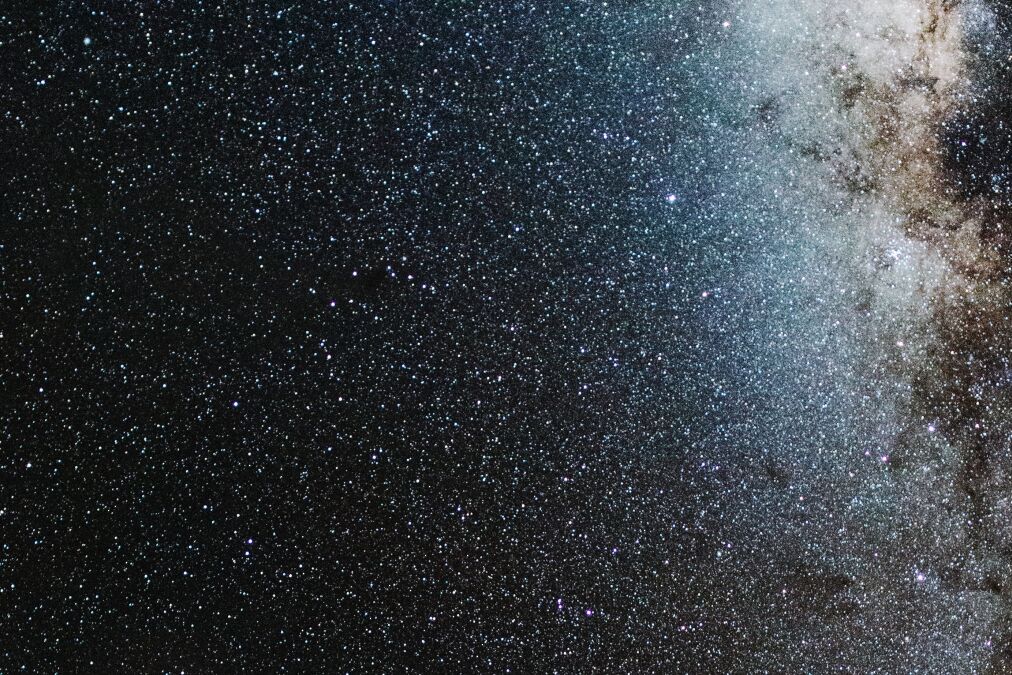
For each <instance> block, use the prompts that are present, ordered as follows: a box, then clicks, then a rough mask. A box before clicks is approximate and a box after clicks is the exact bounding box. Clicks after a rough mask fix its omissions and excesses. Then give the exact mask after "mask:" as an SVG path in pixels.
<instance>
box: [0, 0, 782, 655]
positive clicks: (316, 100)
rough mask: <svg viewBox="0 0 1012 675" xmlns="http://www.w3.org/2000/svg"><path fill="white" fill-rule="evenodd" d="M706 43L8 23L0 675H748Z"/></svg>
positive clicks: (215, 11) (612, 19) (696, 31)
mask: <svg viewBox="0 0 1012 675" xmlns="http://www.w3.org/2000/svg"><path fill="white" fill-rule="evenodd" d="M712 13H713V8H711V7H708V8H705V9H702V8H695V7H692V8H689V7H682V6H680V5H676V6H673V5H671V4H670V3H633V2H618V3H609V5H608V6H607V7H606V6H605V5H604V4H603V3H563V2H547V3H544V2H538V3H527V2H515V3H485V2H479V3H452V2H445V3H419V2H405V3H397V2H350V3H349V2H340V3H228V4H227V5H226V4H218V3H213V2H203V3H201V2H196V3H190V2H161V3H155V2H144V3H138V4H137V5H136V6H134V5H131V6H130V7H126V6H123V5H119V4H116V3H69V2H65V3H43V4H40V5H31V6H24V7H22V6H16V7H15V6H9V7H7V8H5V9H4V10H3V11H0V43H2V46H3V48H4V52H5V53H6V55H7V56H6V57H5V58H4V59H3V60H2V64H0V73H2V75H0V82H2V83H3V93H2V95H0V99H2V102H3V106H2V124H3V127H2V128H3V143H2V144H0V153H2V161H0V172H2V178H3V180H2V184H3V189H4V197H3V202H2V203H3V220H2V223H3V225H2V227H0V230H2V235H0V297H2V301H3V315H4V317H5V318H3V319H0V324H2V325H3V326H4V327H3V328H2V329H0V334H2V338H0V354H2V361H0V389H2V391H3V399H4V405H3V406H2V408H0V410H2V417H3V422H2V425H0V447H2V459H0V470H2V471H3V473H4V479H3V484H2V487H0V533H2V535H3V536H2V539H3V550H2V558H0V573H2V583H0V587H2V591H3V592H2V594H0V616H2V618H3V621H2V625H3V627H2V628H0V636H2V638H0V663H2V666H0V669H3V670H8V669H9V670H12V671H15V670H19V669H26V670H28V671H29V672H42V671H50V670H51V671H57V670H59V671H63V672H89V671H94V672H148V671H152V672H154V671H159V672H161V671H166V672H176V671H182V670H185V671H187V672H232V671H236V670H240V669H241V670H245V671H251V672H254V671H255V672H276V671H278V670H283V671H297V672H344V671H349V672H401V671H421V672H464V671H475V670H488V671H490V672H492V671H495V672H500V671H505V670H512V671H514V672H515V671H526V672H532V671H548V670H559V671H573V672H586V671H587V670H590V669H604V670H621V671H633V670H655V669H661V670H672V671H674V670H697V671H698V670H707V669H720V668H721V667H727V664H728V663H732V661H727V660H726V659H731V658H733V646H732V644H733V642H732V643H729V642H728V640H729V639H730V638H733V636H734V635H736V632H735V631H736V630H737V629H736V628H735V619H734V617H732V616H728V615H727V613H726V612H725V611H723V610H721V609H720V608H719V607H720V603H719V600H720V596H721V593H726V592H728V591H726V590H721V584H720V583H719V582H718V581H716V579H717V577H711V576H709V566H710V565H711V564H713V563H712V562H711V561H712V550H713V549H714V548H719V547H720V546H722V545H723V538H722V534H721V532H722V527H724V526H723V525H721V523H720V516H719V514H718V510H716V509H711V508H709V507H710V506H711V505H712V504H713V503H716V502H719V500H720V499H721V497H720V495H721V492H720V490H721V485H722V484H723V483H724V482H727V481H729V480H732V478H731V477H730V475H728V474H726V473H722V472H721V470H720V469H719V468H718V469H712V468H700V467H701V465H700V464H699V463H698V462H697V461H696V459H697V458H696V455H695V454H694V451H693V448H695V447H698V446H699V444H701V443H705V442H706V439H707V438H708V437H711V436H712V435H713V434H718V435H719V433H720V429H719V428H718V426H719V425H717V423H716V422H713V421H712V420H713V415H715V414H716V413H717V412H718V411H720V410H721V407H722V406H725V408H726V406H727V405H728V404H727V403H722V402H721V400H720V397H719V395H718V394H714V393H713V391H714V387H713V384H714V381H715V380H714V378H715V377H716V378H717V379H719V377H720V375H719V374H718V375H714V373H719V372H720V368H719V363H720V359H721V358H722V357H721V356H720V354H721V351H720V350H719V348H718V347H719V343H720V340H721V339H722V338H721V335H722V334H723V331H724V330H726V326H725V324H724V323H722V322H721V321H720V320H718V319H714V318H713V317H711V316H708V315H707V313H706V305H705V303H702V302H701V300H700V298H701V293H702V292H703V291H707V292H708V293H710V292H713V289H714V288H717V287H718V286H719V283H717V282H716V278H717V274H718V271H719V269H721V268H722V267H725V266H727V265H729V264H732V263H733V261H734V260H735V256H738V255H740V254H741V251H742V250H743V244H742V242H741V241H739V240H736V238H735V237H736V234H735V232H733V231H728V230H721V229H720V222H721V219H720V215H719V214H720V208H719V202H720V200H721V199H722V196H721V194H720V192H719V188H718V187H717V186H716V184H715V182H714V179H713V164H712V162H710V155H709V151H708V145H711V144H712V143H713V142H714V138H713V137H712V136H711V135H708V134H709V132H708V131H707V130H708V129H711V128H712V127H713V126H714V125H712V124H711V121H712V120H713V119H714V118H712V117H711V114H714V115H715V114H716V113H711V108H710V106H709V103H708V102H707V96H708V95H709V93H710V91H709V88H710V87H715V88H717V87H719V86H720V85H721V83H720V82H718V80H719V78H717V77H715V76H714V72H715V71H714V67H713V63H712V62H711V61H712V59H711V55H710V53H709V52H707V51H706V49H709V50H711V52H712V51H713V50H714V49H717V50H718V51H719V40H720V39H721V36H720V26H719V23H715V22H714V21H713V18H712ZM714 45H716V47H714ZM704 48H705V49H704ZM724 84H725V85H726V83H724ZM669 195H673V196H674V198H673V202H669V200H668V196H669ZM715 362H716V363H717V364H718V367H714V365H713V364H714V363H715ZM735 414H737V413H735V412H734V411H733V410H730V409H725V410H724V413H722V415H723V417H722V418H723V419H726V417H727V415H732V416H733V415H735ZM703 466H705V465H703ZM770 476H771V480H772V479H774V478H776V474H775V471H774V472H773V473H771V474H770ZM715 602H716V604H715ZM722 659H724V661H722ZM721 663H724V664H725V665H724V666H721Z"/></svg>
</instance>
